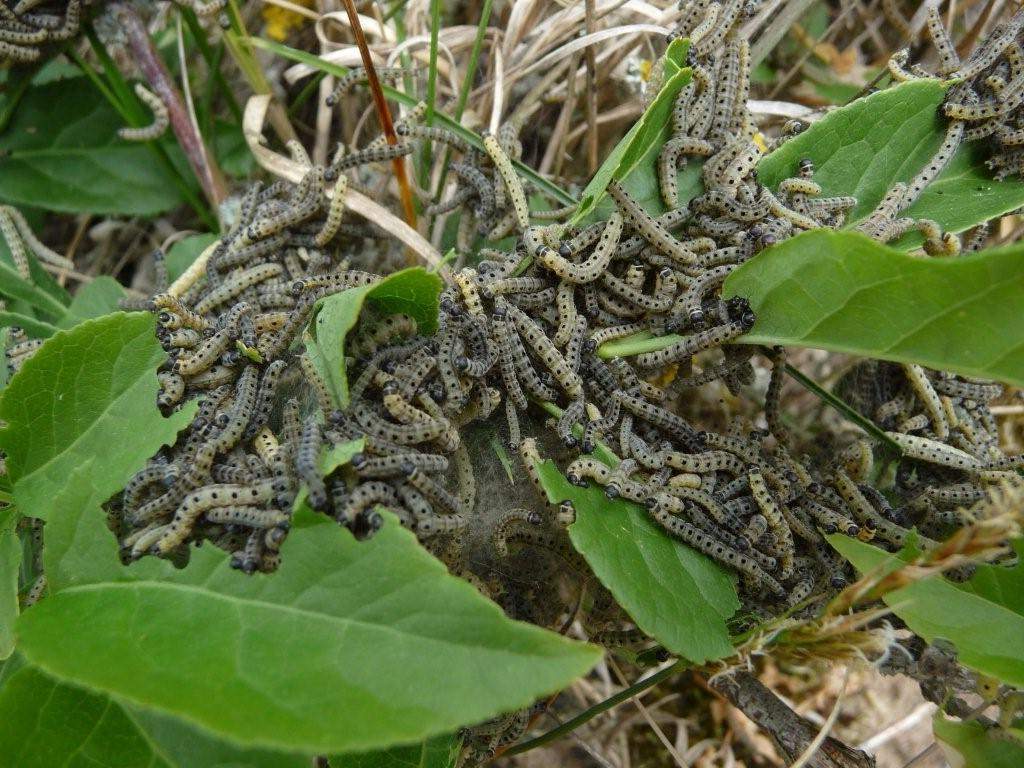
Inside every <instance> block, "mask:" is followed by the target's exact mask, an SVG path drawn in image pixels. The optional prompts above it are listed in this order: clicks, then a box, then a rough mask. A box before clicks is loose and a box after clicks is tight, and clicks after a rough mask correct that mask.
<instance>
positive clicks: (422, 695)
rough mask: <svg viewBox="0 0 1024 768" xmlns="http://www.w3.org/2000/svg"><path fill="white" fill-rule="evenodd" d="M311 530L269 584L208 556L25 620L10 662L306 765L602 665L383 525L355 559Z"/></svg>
mask: <svg viewBox="0 0 1024 768" xmlns="http://www.w3.org/2000/svg"><path fill="white" fill-rule="evenodd" d="M68 514H73V513H72V512H70V511H69V512H68ZM311 515H312V513H309V512H305V511H304V512H300V513H299V514H298V515H297V518H298V519H297V521H296V523H297V524H296V526H295V527H294V529H293V530H292V533H291V535H290V536H289V537H288V539H287V541H286V542H285V543H284V545H283V547H282V560H283V562H282V565H281V567H280V569H279V570H278V571H277V573H275V574H274V575H272V576H262V575H256V576H253V577H246V576H244V575H242V574H240V573H238V572H237V571H234V570H232V569H231V568H230V566H229V563H228V558H226V557H225V556H223V554H222V553H221V554H217V553H214V552H212V551H211V550H210V548H206V549H203V550H200V551H198V552H196V553H195V556H193V558H192V563H191V564H190V565H189V567H188V568H187V569H185V570H184V571H178V572H175V573H169V574H166V575H162V576H161V577H160V578H153V579H137V580H134V581H125V580H116V579H111V578H106V579H104V580H101V581H96V582H93V583H88V584H84V583H83V584H79V585H76V586H70V587H66V588H64V589H62V590H59V591H57V592H56V593H55V594H53V595H50V596H49V597H47V598H46V599H45V600H43V601H42V602H40V603H39V604H38V605H36V606H34V607H33V608H32V609H31V610H29V611H27V612H26V613H24V614H22V616H21V617H20V619H19V621H18V625H17V630H18V636H19V641H20V647H21V650H22V652H23V653H24V654H25V656H26V657H28V659H29V660H30V661H31V662H33V663H34V664H36V665H37V666H39V667H41V668H42V669H43V670H44V671H45V672H47V673H48V674H50V675H53V676H55V677H57V678H59V679H62V680H67V681H70V682H72V683H74V684H76V685H81V686H85V687H87V688H89V689H91V690H94V691H98V692H102V693H107V694H110V695H113V696H116V697H118V698H119V699H123V700H125V701H127V702H129V703H131V704H133V705H140V706H143V707H146V708H148V709H151V710H154V711H156V712H158V713H161V714H164V715H172V716H176V717H181V718H184V719H186V720H188V721H190V722H192V723H195V724H197V725H199V726H201V727H202V728H204V729H205V730H207V731H209V732H211V733H213V734H215V735H216V736H217V737H218V738H222V739H226V740H228V741H235V742H244V743H246V744H248V745H250V746H261V747H272V748H274V749H283V750H290V751H303V752H314V753H329V752H334V751H338V752H347V751H363V750H370V749H379V748H384V747H388V746H390V745H393V744H399V743H409V742H413V741H418V740H421V739H423V738H426V737H429V736H432V735H436V734H442V733H449V732H451V731H452V730H454V729H456V728H458V727H460V726H463V725H467V724H470V723H475V722H480V721H482V720H485V719H487V718H488V717H492V716H494V715H496V714H498V713H500V712H507V711H510V710H514V709H517V708H520V707H524V706H526V705H528V704H529V703H531V702H532V701H534V700H535V699H536V698H537V697H539V696H542V695H545V694H548V693H551V692H554V691H556V690H559V689H561V688H563V687H564V686H566V685H567V684H568V683H569V682H571V681H572V680H573V679H575V678H576V677H578V676H579V675H582V674H585V673H586V672H587V671H588V670H589V669H590V668H591V667H592V666H593V665H594V664H595V663H596V662H597V661H598V660H599V658H600V652H599V651H598V649H596V648H594V647H592V646H587V645H583V644H581V643H576V642H573V641H570V640H568V639H566V638H563V637H561V636H559V635H557V634H554V633H551V632H547V631H545V630H542V629H539V628H536V627H533V626H530V625H528V624H522V623H520V622H515V621H511V620H509V619H507V618H506V617H505V616H504V614H503V613H502V612H501V610H500V609H499V608H498V607H497V606H496V605H494V604H493V603H491V602H490V601H488V600H486V599H485V598H483V597H482V596H481V595H480V594H479V593H477V592H476V590H475V589H473V588H472V587H471V586H470V585H469V584H467V583H466V582H464V581H462V580H460V579H458V578H456V577H454V576H451V575H449V574H448V572H447V570H446V569H445V568H444V566H443V565H442V564H441V563H440V562H438V561H437V560H435V559H434V558H433V557H432V556H431V555H429V554H428V553H427V552H426V551H424V550H423V548H422V547H420V545H419V544H418V542H417V541H416V539H415V537H414V536H413V535H412V534H411V533H410V532H408V531H406V530H405V529H403V528H402V527H401V526H400V525H399V524H398V521H397V519H396V518H395V517H393V516H392V515H390V514H388V515H387V519H386V522H385V525H384V528H383V530H382V531H380V532H379V533H378V534H377V535H376V536H375V537H374V538H373V539H371V540H369V541H366V542H357V541H356V540H355V539H354V538H353V537H352V535H351V534H350V533H349V532H348V531H346V530H344V529H343V528H341V527H340V526H338V525H337V524H336V523H334V522H333V521H328V520H326V519H325V518H314V517H312V516H311ZM97 523H98V524H99V525H100V526H102V523H100V522H98V521H97V520H95V519H93V520H92V522H91V525H92V526H93V527H95V526H96V524H97ZM109 546H110V547H111V548H113V547H114V546H115V544H114V542H113V540H112V539H110V540H109ZM126 570H130V569H126ZM68 626H74V627H75V628H76V630H75V631H74V632H71V633H69V632H67V631H66V628H67V627H68ZM125 627H133V629H132V630H131V631H127V632H126V631H125ZM197 637H202V638H203V642H201V643H197V642H196V641H195V640H196V638H197ZM240 680H244V681H245V684H244V685H239V682H238V681H240ZM311 692H315V695H311Z"/></svg>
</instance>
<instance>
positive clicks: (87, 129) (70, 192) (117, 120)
mask: <svg viewBox="0 0 1024 768" xmlns="http://www.w3.org/2000/svg"><path fill="white" fill-rule="evenodd" d="M85 82H86V81H85V79H84V78H70V79H67V80H58V81H54V82H50V83H46V84H45V85H37V86H33V87H32V88H30V89H29V90H28V91H27V92H26V93H25V95H24V97H23V98H22V100H21V103H20V104H19V105H18V109H17V111H16V112H15V113H14V117H13V119H12V120H11V123H10V125H9V126H8V128H7V130H6V131H4V133H3V135H0V150H3V153H4V157H3V159H0V200H4V201H5V202H10V203H15V204H19V205H37V206H41V207H44V208H46V209H48V210H51V211H66V212H69V213H78V212H88V213H92V214H105V213H111V214H124V215H136V216H147V215H153V214H157V213H163V212H164V211H167V210H170V209H171V208H173V207H174V206H176V205H178V204H179V203H180V202H181V195H180V194H179V192H178V188H177V187H176V186H175V184H174V182H173V181H172V180H171V179H170V178H169V177H168V176H167V174H166V173H165V171H164V170H163V169H162V167H161V166H160V165H158V164H157V163H154V162H153V157H152V155H151V154H150V150H149V149H148V148H147V147H146V146H145V145H144V144H139V143H129V142H126V141H123V140H122V139H120V138H118V136H117V129H118V128H121V127H123V126H124V122H123V120H122V118H121V117H120V115H118V113H117V112H116V111H115V110H114V108H113V107H111V106H110V104H109V103H108V102H107V101H105V100H104V99H102V98H99V97H98V95H97V93H96V92H95V91H94V90H93V89H92V88H89V87H87V86H85V85H84V83H85ZM55 105H59V111H57V112H55V111H54V106H55Z"/></svg>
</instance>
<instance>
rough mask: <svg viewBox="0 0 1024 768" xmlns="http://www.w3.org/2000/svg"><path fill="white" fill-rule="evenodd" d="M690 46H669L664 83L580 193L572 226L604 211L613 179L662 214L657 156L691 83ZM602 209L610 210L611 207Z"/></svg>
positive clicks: (675, 42)
mask: <svg viewBox="0 0 1024 768" xmlns="http://www.w3.org/2000/svg"><path fill="white" fill-rule="evenodd" d="M689 47H690V43H689V41H688V40H683V39H679V40H673V41H672V42H671V43H670V44H669V46H668V49H667V50H666V51H665V56H664V58H663V59H662V62H663V66H664V77H665V82H664V84H663V85H662V86H661V89H660V90H659V91H658V95H657V96H655V97H654V101H652V102H651V104H650V106H648V107H647V109H646V110H645V111H644V114H643V115H642V116H641V117H640V119H639V120H638V121H637V122H636V124H635V125H634V126H633V127H632V128H631V129H630V130H629V133H627V134H626V135H625V136H623V137H622V139H621V140H620V141H619V143H618V144H616V145H615V149H613V150H612V151H611V153H610V154H609V155H608V157H607V158H605V161H604V162H603V163H602V164H601V167H600V168H598V170H597V173H595V174H594V177H593V178H592V179H591V180H590V183H589V184H587V187H586V189H584V190H583V195H582V197H581V198H580V203H579V206H578V207H577V208H576V213H575V214H573V218H572V221H571V223H572V224H577V223H579V222H581V221H583V220H584V219H586V218H587V217H588V216H590V215H591V214H594V213H601V212H602V211H603V209H602V208H600V207H599V205H600V203H601V202H602V201H603V200H604V199H605V196H606V195H605V190H606V189H607V188H608V183H609V182H610V181H611V180H612V179H615V180H617V181H619V182H621V183H622V185H623V186H624V187H625V188H626V191H627V192H629V193H630V195H632V196H633V197H634V198H635V199H636V200H638V201H639V202H640V203H641V205H643V206H644V208H646V209H647V210H648V211H650V212H651V213H662V212H664V210H665V206H664V205H663V203H662V200H661V193H660V191H659V187H658V153H659V152H660V151H661V147H662V145H663V144H664V143H665V141H666V140H667V139H668V137H669V134H670V132H671V130H672V129H671V116H672V107H673V106H674V105H675V100H676V96H677V95H678V94H679V91H680V90H682V89H683V87H684V86H685V85H686V84H687V83H689V82H690V70H689V69H687V68H685V67H686V52H687V51H688V50H689ZM691 173H692V171H691ZM689 184H690V182H689V181H687V185H689ZM684 199H685V198H684ZM605 208H607V210H609V211H610V210H611V207H610V204H609V205H608V206H605Z"/></svg>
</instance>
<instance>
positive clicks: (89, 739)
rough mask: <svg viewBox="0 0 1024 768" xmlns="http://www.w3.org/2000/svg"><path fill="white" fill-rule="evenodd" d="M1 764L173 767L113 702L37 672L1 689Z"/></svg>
mask: <svg viewBox="0 0 1024 768" xmlns="http://www.w3.org/2000/svg"><path fill="white" fill-rule="evenodd" d="M0 765H2V766H5V768H7V767H9V768H54V766H64V767H65V768H172V766H171V765H170V764H169V763H168V762H166V761H165V760H163V759H162V758H161V757H160V755H159V754H157V752H156V751H155V750H154V749H153V747H152V745H150V744H149V743H148V742H147V740H146V738H145V737H144V736H143V735H142V734H141V733H139V731H138V729H137V728H136V727H135V726H134V725H133V724H132V722H131V720H129V719H128V717H127V716H126V715H125V713H124V710H122V709H121V707H119V706H118V705H117V704H115V703H113V702H112V701H111V700H110V699H109V698H108V697H106V696H100V695H96V694H92V693H87V692H86V691H83V690H81V689H79V688H74V687H72V686H70V685H65V684H62V683H60V682H58V681H57V680H54V679H53V678H50V677H48V676H46V675H44V674H43V673H41V672H40V671H39V670H37V669H33V668H32V667H22V668H21V669H19V670H18V671H17V672H16V673H15V674H14V675H13V676H12V677H11V678H10V679H9V680H8V681H7V683H6V685H4V687H3V690H0Z"/></svg>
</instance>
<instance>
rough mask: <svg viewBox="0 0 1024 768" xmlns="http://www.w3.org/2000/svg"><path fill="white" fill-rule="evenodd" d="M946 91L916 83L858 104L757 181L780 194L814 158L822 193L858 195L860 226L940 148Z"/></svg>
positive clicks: (763, 170) (766, 166)
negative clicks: (803, 164) (785, 181)
mask: <svg viewBox="0 0 1024 768" xmlns="http://www.w3.org/2000/svg"><path fill="white" fill-rule="evenodd" d="M945 93H946V89H945V88H944V87H943V86H942V84H941V83H939V81H938V80H915V81H912V82H908V83H902V84H900V85H897V86H895V87H893V88H887V89H886V90H884V91H880V92H878V93H875V94H872V95H870V96H868V97H866V98H863V99H858V100H857V101H855V102H853V103H852V104H849V105H847V106H845V107H843V108H842V109H837V110H835V111H834V112H830V113H829V114H827V115H826V116H825V117H823V118H822V119H821V120H819V121H818V122H816V123H815V124H814V125H813V126H811V127H810V128H808V129H807V130H806V131H805V132H804V133H802V134H800V135H799V136H796V137H795V138H793V139H790V140H789V141H787V142H786V143H784V144H783V145H782V146H781V147H779V148H778V149H777V150H775V151H774V152H772V153H771V154H770V155H768V156H767V157H766V158H764V160H762V161H761V162H760V164H759V165H758V167H757V173H758V178H759V179H760V181H761V183H762V184H764V185H765V186H767V187H768V188H769V189H775V188H776V187H777V186H778V184H779V182H780V181H782V180H783V179H785V178H788V177H789V176H795V175H796V173H797V170H798V168H799V165H800V160H802V159H803V158H809V159H811V160H813V161H814V166H815V173H814V180H815V181H816V182H817V183H818V184H820V185H821V187H822V190H823V191H822V194H824V195H853V196H854V197H856V198H857V207H856V208H854V209H853V210H852V211H850V216H849V219H848V220H849V221H850V222H854V221H858V220H860V219H862V218H864V217H865V216H866V215H867V214H869V213H871V211H872V210H873V209H874V208H875V206H876V205H878V203H879V202H880V201H881V200H882V198H883V197H885V193H886V191H887V190H888V189H889V188H890V187H891V186H892V185H893V184H895V183H896V182H897V181H908V180H910V179H911V178H913V177H914V174H916V173H917V172H918V171H919V170H920V169H921V168H922V167H923V166H924V164H925V163H926V162H927V161H928V160H929V159H930V158H931V157H932V155H934V154H935V152H936V150H938V148H939V146H940V145H941V144H942V134H943V126H942V120H941V119H940V117H939V115H938V109H939V104H941V103H942V98H943V96H944V95H945Z"/></svg>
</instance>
